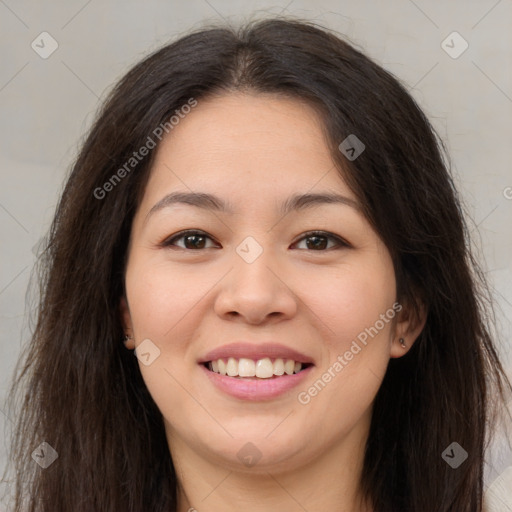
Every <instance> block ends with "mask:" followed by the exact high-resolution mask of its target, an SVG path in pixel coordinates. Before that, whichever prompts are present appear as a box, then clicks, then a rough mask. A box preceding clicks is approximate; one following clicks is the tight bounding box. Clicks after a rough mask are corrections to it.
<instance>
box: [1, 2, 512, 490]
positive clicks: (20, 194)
mask: <svg viewBox="0 0 512 512" xmlns="http://www.w3.org/2000/svg"><path fill="white" fill-rule="evenodd" d="M280 13H282V14H287V13H289V14H292V15H294V16H299V17H303V18H307V19H314V20H317V21H318V22H319V23H321V24H323V25H324V26H327V27H330V28H333V29H335V30H336V31H338V32H339V33H340V34H344V35H345V36H346V37H347V38H348V39H349V40H350V41H352V42H353V43H355V44H356V45H360V47H361V48H363V49H364V50H365V51H366V52H367V54H369V55H370V56H371V57H373V58H374V59H375V60H376V61H377V62H379V63H380V64H381V65H383V66H384V67H385V68H386V69H388V70H390V71H391V72H393V73H394V74H395V75H397V76H398V77H399V78H400V79H401V80H403V81H404V82H405V83H406V84H407V85H408V86H409V88H410V90H411V93H412V94H413V96H414V97H415V98H416V100H417V101H418V102H419V104H420V106H421V107H422V108H423V109H424V110H425V112H426V114H427V115H428V117H429V118H430V119H431V121H432V122H433V124H434V126H435V128H436V129H437V130H438V131H439V133H440V135H441V136H442V138H443V139H444V140H445V141H446V144H447V147H448V150H449V152H450V154H451V157H452V159H453V167H454V173H455V177H456V181H457V184H458V186H459V190H460V191H461V194H462V196H463V198H464V200H465V202H466V207H467V209H468V212H469V214H470V216H471V218H472V219H473V222H472V223H470V225H471V226H472V229H471V231H472V234H473V236H474V237H475V241H474V243H475V245H477V246H478V247H479V248H481V250H480V253H481V259H482V262H483V264H484V266H485V269H486V272H487V276H488V277H489V278H490V281H491V284H492V285H493V287H494V290H495V291H494V293H495V297H496V301H497V304H498V315H499V324H498V326H497V331H498V333H499V334H500V335H501V337H502V339H504V340H505V345H503V346H501V347H500V350H501V353H502V356H503V357H504V359H505V363H506V366H507V369H508V372H509V375H510V374H512V371H511V368H512V364H511V356H510V339H511V330H512V329H511V322H510V318H511V317H512V263H511V260H512V257H511V256H512V236H511V235H512V230H511V220H512V188H508V187H512V172H511V167H510V162H511V161H512V144H511V139H510V137H511V133H512V129H511V128H512V116H511V113H512V85H511V81H512V80H511V78H512V76H511V75H512V68H511V64H510V63H511V62H512V55H511V54H512V1H511V0H499V1H497V0H481V1H475V0H473V1H468V0H451V1H441V0H439V1H430V2H429V1H427V0H414V1H413V0H390V1H386V2H384V1H382V0H381V1H373V2H371V1H354V0H353V1H340V0H315V1H305V0H292V1H290V0H286V1H276V0H274V1H268V2H267V1H260V0H252V1H247V2H236V1H233V0H208V1H206V0H190V1H186V2H178V1H157V0H151V1H146V2H142V1H139V2H137V1H133V0H132V1H124V2H122V1H120V0H110V1H106V2H105V1H104V2H100V1H98V0H89V1H87V0H72V1H69V0H68V1H64V0H54V1H46V2H38V1H35V0H33V1H23V0H22V1H16V0H0V43H1V44H0V54H1V66H0V176H1V188H0V232H1V240H2V244H1V245H2V248H1V253H0V255H1V256H0V258H1V270H0V308H1V310H0V311H1V313H0V329H1V338H0V349H1V352H0V353H1V355H0V399H2V401H1V404H0V405H2V408H3V409H4V411H2V413H1V414H0V423H1V426H0V428H2V429H4V427H5V426H7V425H9V424H10V420H9V418H7V416H6V414H5V408H4V407H3V403H4V397H5V393H6V390H7V387H8V383H9V379H10V377H11V375H12V371H13V368H14V365H15V362H16V360H17V357H18V354H19V351H20V346H21V344H22V343H26V341H27V339H28V335H29V327H28V324H27V315H28V312H29V311H28V306H27V305H26V301H25V293H26V289H27V285H28V281H29V277H30V273H31V270H32V267H33V265H34V262H35V254H34V253H35V252H37V251H36V250H35V249H34V247H35V246H37V244H38V242H39V241H40V239H41V237H42V236H43V235H44V234H45V232H46V230H47V229H48V226H49V223H50V220H51V218H52V214H53V211H54V208H55V205H56V202H57V199H58V196H59V192H60V191H61V188H62V186H63V180H64V177H65V175H66V173H67V171H68V169H69V166H70V164H71V162H72V160H73V158H74V156H75V155H76V152H77V149H78V147H79V144H80V142H81V140H82V138H83V136H84V134H85V133H86V130H87V129H88V127H89V126H90V124H91V122H92V119H93V115H94V113H95V110H96V108H97V107H98V106H99V104H100V102H101V100H102V99H104V97H105V94H106V92H108V91H109V90H110V88H111V87H112V85H113V84H114V83H115V82H116V81H117V80H118V79H119V78H120V77H121V76H122V75H123V74H124V73H125V72H126V71H127V70H128V69H129V68H130V67H131V66H132V65H133V64H134V63H135V62H137V61H138V60H140V59H141V58H142V57H143V56H145V55H146V54H147V53H148V52H150V51H151V50H154V49H156V48H157V47H159V46H161V45H163V44H165V43H166V42H168V41H169V40H170V39H174V38H176V37H178V36H180V35H183V34H184V33H186V32H187V31H188V30H190V29H193V28H198V27H199V26H201V24H202V22H203V21H221V20H222V19H223V18H224V19H227V20H229V21H231V22H237V21H243V20H244V19H245V20H246V19H248V18H249V17H254V16H257V17H264V16H265V17H266V16H271V15H274V14H280ZM43 31H47V32H49V33H50V34H51V35H52V37H53V38H55V40H56V41H57V42H58V45H59V46H58V49H57V50H56V51H55V52H54V53H53V54H52V55H51V56H50V57H49V58H47V59H42V58H41V57H40V56H39V55H38V54H37V53H36V52H35V51H34V50H33V49H32V48H31V43H32V41H33V40H35V39H36V38H37V37H38V36H39V34H41V32H43ZM453 31H457V32H459V33H460V34H461V35H462V37H463V38H464V39H465V40H466V41H467V42H468V44H469V47H468V49H467V50H466V51H465V52H464V53H463V54H462V55H460V56H459V57H458V58H456V59H454V58H452V57H451V56H449V55H448V54H447V53H446V52H445V51H444V50H443V48H442V46H441V43H442V41H443V40H445V38H446V37H447V36H448V35H449V34H451V33H452V32H453ZM448 44H451V43H450V42H449V43H448ZM453 44H454V46H455V49H457V48H460V46H457V45H459V43H458V42H457V41H456V40H455V42H454V43H453ZM507 196H508V198H507ZM404 200H407V198H404ZM506 344H508V346H507V345H506ZM2 437H4V436H2ZM6 449H7V445H6V442H5V441H4V443H2V446H0V463H1V467H0V469H2V468H3V466H4V464H5V458H6ZM77 462H78V461H77ZM507 466H512V457H511V454H510V452H509V451H508V449H506V443H505V442H504V434H503V433H501V434H500V435H499V436H498V438H497V440H496V442H495V443H494V444H493V447H492V450H491V451H490V453H489V465H488V467H487V484H490V483H491V482H492V481H494V480H495V479H496V477H497V476H498V475H499V474H500V473H502V472H503V470H504V469H505V468H506V467H507Z"/></svg>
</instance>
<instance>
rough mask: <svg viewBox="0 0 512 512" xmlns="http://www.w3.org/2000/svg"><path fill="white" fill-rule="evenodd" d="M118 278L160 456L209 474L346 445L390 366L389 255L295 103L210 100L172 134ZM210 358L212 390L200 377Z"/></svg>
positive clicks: (303, 459) (295, 459)
mask: <svg viewBox="0 0 512 512" xmlns="http://www.w3.org/2000/svg"><path fill="white" fill-rule="evenodd" d="M175 193H182V194H203V196H199V198H198V197H195V198H194V197H192V196H189V197H188V198H187V197H185V196H181V199H182V201H178V200H172V198H171V195H172V194H175ZM205 194H208V195H210V196H214V199H211V198H210V199H205V198H206V196H205ZM308 194H309V195H311V194H314V195H318V196H315V197H316V200H315V199H314V197H312V196H306V197H305V198H303V199H302V200H300V199H299V200H298V201H294V200H293V198H296V197H297V196H302V195H308ZM319 195H329V196H332V197H334V195H336V196H341V197H342V198H341V199H339V201H331V202H327V201H326V200H325V199H323V200H322V199H321V198H319ZM308 197H309V199H308ZM201 198H202V201H200V199H201ZM178 199H180V198H179V197H178ZM194 202H195V203H196V204H192V203H194ZM221 205H222V206H223V207H221ZM286 206H288V208H287V209H286V208H285V207H286ZM184 232H185V233H184ZM311 232H312V233H311ZM125 278H126V301H124V300H123V303H122V312H123V320H124V324H125V326H126V328H127V330H128V332H130V334H132V335H133V338H134V345H132V348H133V347H139V346H140V348H137V355H138V357H139V366H140V370H141V373H142V376H143V378H144V381H145V383H146V385H147V387H148V389H149V392H150V393H151V395H152V397H153V399H154V401H155V402H156V404H157V406H158V407H159V409H160V411H161V412H162V415H163V418H164V421H165V425H166V431H167V437H168V441H169V445H170V448H171V452H173V448H174V447H176V450H178V449H179V447H182V448H183V447H186V449H187V450H188V451H189V452H190V453H191V454H194V456H196V457H200V458H202V459H205V460H209V461H211V462H212V463H215V464H222V465H224V466H225V467H232V468H241V467H242V468H243V466H244V464H245V466H248V461H249V459H247V455H248V456H249V457H251V456H252V457H253V459H254V460H256V459H258V464H257V466H255V468H256V467H258V468H261V470H265V469H268V468H274V469H275V468H278V467H281V468H294V467H300V466H301V465H302V466H304V465H306V464H308V463H310V462H311V461H313V460H315V459H317V458H318V457H319V456H320V455H322V454H328V453H332V452H333V451H336V450H339V449H342V447H344V448H343V449H344V450H347V449H349V448H347V446H348V445H352V446H354V445H355V444H357V445H358V446H360V445H361V441H362V440H364V439H365V437H366V435H367V430H368V425H369V419H370V415H371V405H372V401H373V399H374V397H375V394H376V393H377V391H378V388H379V386H380V384H381V381H382V378H383V376H384V373H385V370H386V367H387V364H388V362H389V359H390V357H398V356H400V355H403V354H404V353H405V352H406V349H405V350H404V349H403V348H402V347H400V345H399V344H398V341H397V339H398V336H402V337H403V336H404V332H405V331H406V328H407V325H406V324H405V323H403V322H402V321H401V320H400V319H399V315H398V310H399V309H400V306H397V305H396V283H395V274H394V270H393V264H392V261H391V257H390V254H389V252H388V250H387V249H386V247H385V246H384V244H383V243H382V241H381V240H380V239H379V237H378V236H377V234H376V233H375V232H374V231H373V230H372V229H371V227H370V225H369V223H368V222H367V221H366V219H365V218H364V217H363V215H362V213H361V212H360V210H359V208H358V201H357V198H356V197H355V195H354V194H353V193H352V192H351V190H350V189H349V188H348V187H347V185H346V184H345V183H344V181H343V179H342V178H341V177H340V173H339V171H338V170H337V169H336V167H335V165H334V162H333V160H332V158H331V156H330V154H329V151H328V148H327V145H326V143H325V140H324V139H323V136H322V131H321V125H320V119H319V118H318V117H317V115H316V114H315V112H314V111H313V110H312V109H311V108H310V107H309V106H307V105H306V104H304V103H301V102H299V101H298V100H291V99H283V98H279V97H276V96H270V95H248V94H239V93H237V94H226V95H225V96H219V97H216V98H211V99H208V100H203V101H199V102H198V105H197V106H196V107H195V108H194V109H193V110H192V111H191V112H190V113H189V114H188V115H187V116H186V117H184V118H183V119H181V120H180V122H179V124H178V125H176V126H175V127H174V128H173V129H172V131H171V132H170V133H169V134H168V135H167V138H165V139H164V140H163V142H162V144H161V145H160V147H159V149H158V153H157V155H156V160H155V162H154V166H153V168H152V170H151V174H150V178H149V181H148V184H147V187H146V189H145V193H144V196H143V199H142V202H141V204H140V207H139V209H138V211H137V213H136V215H135V218H134V222H133V225H132V232H131V240H130V247H129V257H128V263H127V268H126V276H125ZM406 339H407V341H408V342H411V341H412V340H411V338H410V337H409V338H406ZM230 345H231V346H230ZM212 351H213V352H212ZM229 357H233V361H232V362H231V363H230V362H229ZM267 358H268V359H267ZM218 359H222V360H223V361H224V362H225V363H226V364H227V370H226V371H227V372H228V375H221V374H220V373H217V372H218V371H220V367H221V366H222V363H220V362H217V363H214V366H213V370H217V372H215V371H211V370H209V369H208V368H207V366H208V361H211V360H215V361H217V360H218ZM281 359H282V362H280V360H281ZM269 360H270V361H269ZM287 360H291V361H295V362H297V361H301V362H302V367H301V368H302V369H301V370H300V371H298V370H299V365H297V368H295V367H296V365H295V362H293V363H290V362H288V363H287ZM261 361H263V362H261ZM203 363H205V364H203ZM237 363H238V364H237ZM283 368H285V369H284V374H283V375H281V376H279V375H276V376H273V377H270V376H269V374H266V373H265V372H270V375H272V374H274V373H275V374H279V373H283ZM290 368H292V370H291V371H292V374H291V375H289V374H288V372H289V371H290ZM295 369H297V371H298V373H293V371H294V370H295ZM237 371H239V372H240V373H242V374H243V375H251V373H253V372H257V373H256V376H254V377H240V376H238V377H237V376H234V375H229V374H234V373H236V372H237ZM245 372H247V373H245ZM257 375H260V376H257ZM319 432H321V435H319ZM247 443H252V444H247ZM249 464H250V463H249Z"/></svg>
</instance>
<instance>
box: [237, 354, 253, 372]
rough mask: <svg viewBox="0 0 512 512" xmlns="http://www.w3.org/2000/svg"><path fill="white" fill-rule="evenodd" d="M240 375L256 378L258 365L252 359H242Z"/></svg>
mask: <svg viewBox="0 0 512 512" xmlns="http://www.w3.org/2000/svg"><path fill="white" fill-rule="evenodd" d="M238 375H240V377H254V376H255V375H256V363H255V362H254V361H253V360H252V359H246V358H245V357H242V358H241V359H240V360H239V361H238Z"/></svg>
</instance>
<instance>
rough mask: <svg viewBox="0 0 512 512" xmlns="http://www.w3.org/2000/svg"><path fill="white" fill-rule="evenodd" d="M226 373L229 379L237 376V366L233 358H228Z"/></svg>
mask: <svg viewBox="0 0 512 512" xmlns="http://www.w3.org/2000/svg"><path fill="white" fill-rule="evenodd" d="M226 372H227V374H228V375H229V376H230V377H236V376H237V375H238V364H237V361H236V359H235V358H233V357H230V358H229V359H228V364H227V365H226Z"/></svg>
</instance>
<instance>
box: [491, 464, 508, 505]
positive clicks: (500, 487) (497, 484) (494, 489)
mask: <svg viewBox="0 0 512 512" xmlns="http://www.w3.org/2000/svg"><path fill="white" fill-rule="evenodd" d="M484 511H485V512H512V466H509V467H508V468H507V469H505V471H503V473H501V475H500V476H499V477H498V478H496V480H494V482H493V483H492V484H491V485H490V486H489V487H488V488H487V490H486V491H485V494H484Z"/></svg>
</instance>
